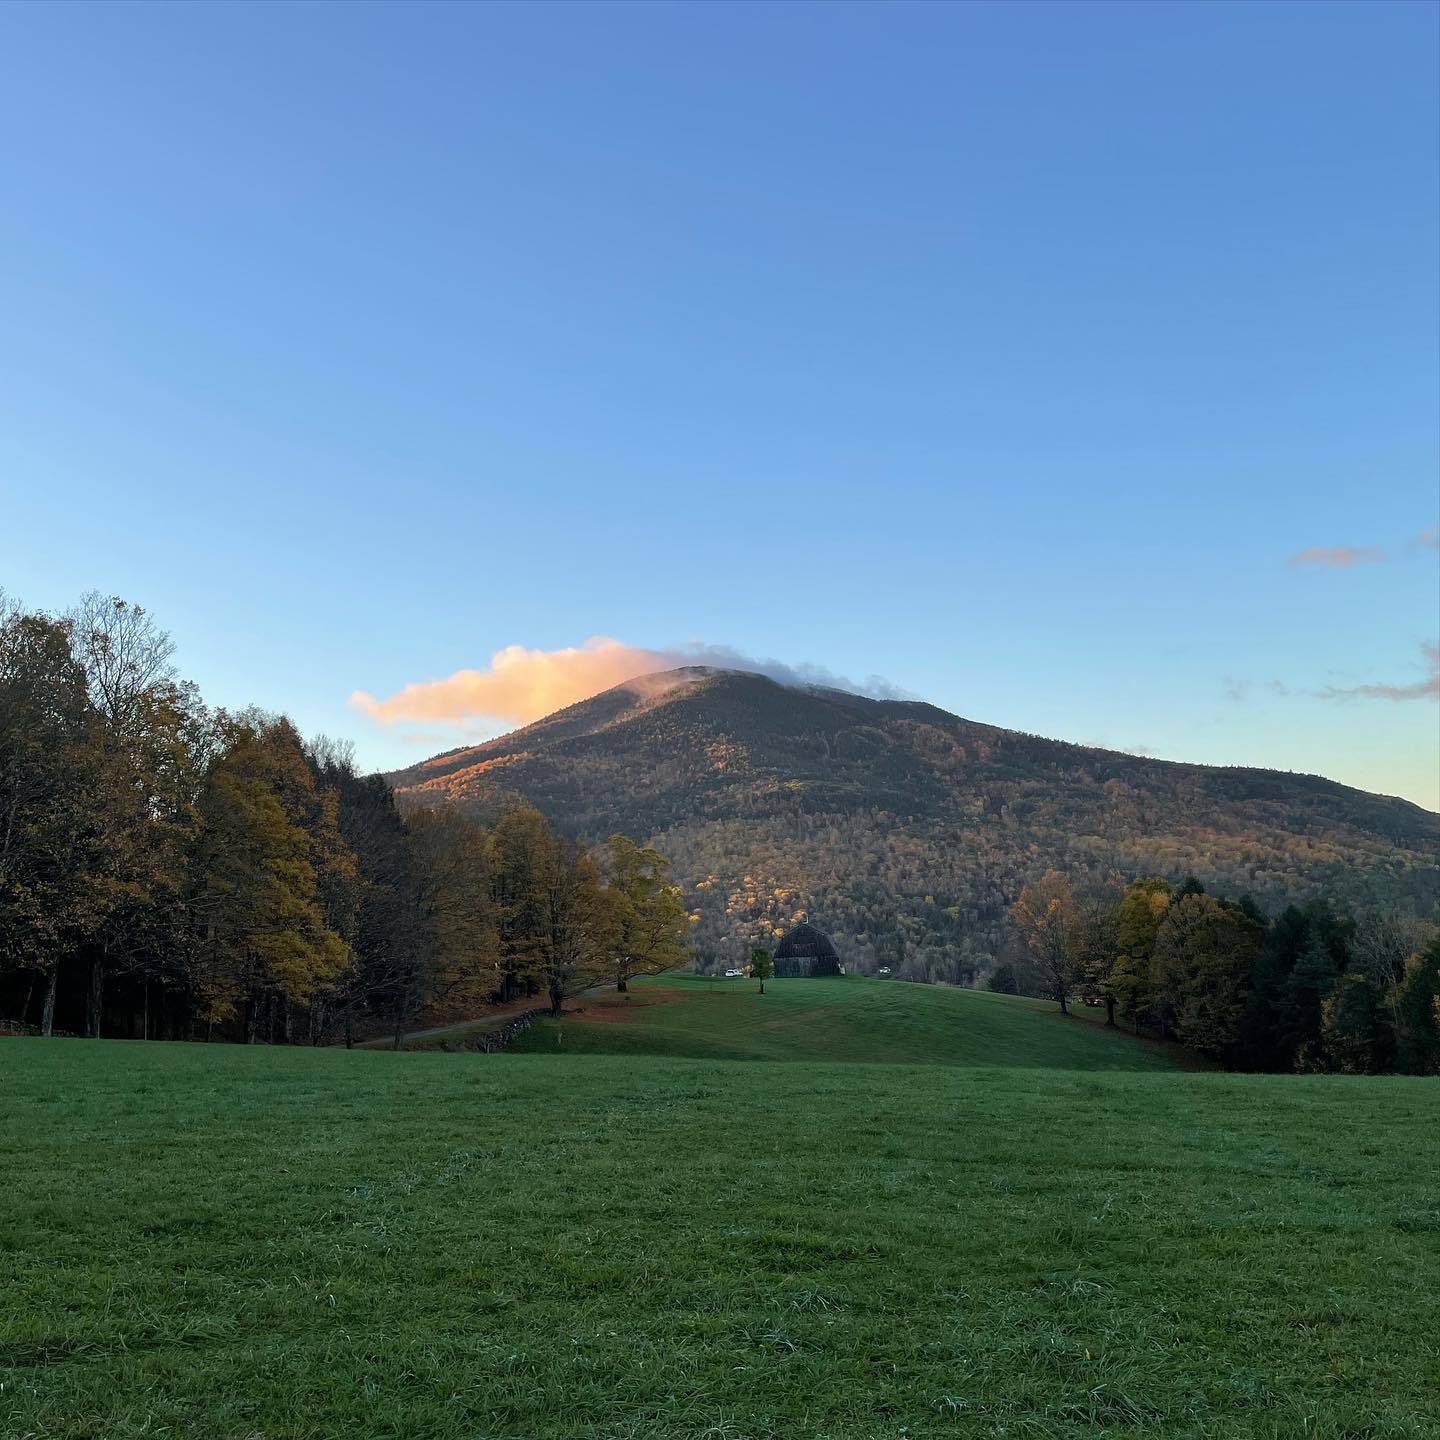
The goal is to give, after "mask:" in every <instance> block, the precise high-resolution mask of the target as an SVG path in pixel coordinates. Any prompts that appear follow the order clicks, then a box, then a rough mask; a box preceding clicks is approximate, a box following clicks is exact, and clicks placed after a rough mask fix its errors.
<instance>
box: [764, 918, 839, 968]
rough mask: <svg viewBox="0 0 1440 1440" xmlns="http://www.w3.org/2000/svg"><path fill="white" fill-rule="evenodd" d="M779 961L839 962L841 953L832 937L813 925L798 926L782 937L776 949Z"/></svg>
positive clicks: (776, 956)
mask: <svg viewBox="0 0 1440 1440" xmlns="http://www.w3.org/2000/svg"><path fill="white" fill-rule="evenodd" d="M775 958H776V959H777V960H799V959H811V960H838V959H839V958H840V956H839V953H838V952H837V951H836V949H835V947H834V946H833V945H832V944H831V943H830V937H829V936H828V935H826V934H825V933H824V932H823V931H820V930H817V929H816V928H815V927H814V926H813V925H796V926H794V927H793V928H792V929H790V930H787V931H786V932H785V934H784V935H782V936H781V937H780V944H779V945H778V946H777V947H776V950H775Z"/></svg>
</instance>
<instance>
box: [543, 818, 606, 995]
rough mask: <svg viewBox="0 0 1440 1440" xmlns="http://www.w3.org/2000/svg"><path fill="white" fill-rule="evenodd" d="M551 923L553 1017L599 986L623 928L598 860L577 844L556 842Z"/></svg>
mask: <svg viewBox="0 0 1440 1440" xmlns="http://www.w3.org/2000/svg"><path fill="white" fill-rule="evenodd" d="M548 884H549V888H548V896H549V923H550V930H549V935H548V937H547V941H546V945H545V950H544V955H545V960H544V966H545V969H544V974H545V991H546V994H547V995H548V996H549V998H550V1013H551V1014H552V1015H559V1014H560V1010H561V1007H562V1006H563V1004H564V1002H565V998H566V996H568V995H573V994H575V993H576V991H578V990H584V989H586V988H588V987H589V986H590V985H592V984H594V983H595V982H596V981H597V980H598V979H599V978H600V976H601V974H602V973H603V972H604V969H605V967H606V965H607V964H608V960H609V956H610V955H611V954H612V953H613V951H614V948H615V944H616V940H617V935H618V931H619V926H620V916H619V910H618V906H617V903H616V897H615V896H614V895H613V894H612V893H611V892H610V891H609V890H608V889H607V888H606V887H605V886H604V885H603V884H602V883H601V877H600V870H599V867H598V866H597V865H596V864H595V861H594V860H593V859H592V858H591V857H590V856H589V855H587V854H586V853H585V851H584V850H583V849H582V848H581V847H580V846H578V845H567V844H564V843H561V842H557V844H556V846H555V850H554V855H553V860H552V864H551V868H550V873H549V882H548Z"/></svg>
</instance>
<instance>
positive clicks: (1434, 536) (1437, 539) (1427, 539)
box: [1415, 526, 1440, 550]
mask: <svg viewBox="0 0 1440 1440" xmlns="http://www.w3.org/2000/svg"><path fill="white" fill-rule="evenodd" d="M1415 541H1416V543H1417V544H1419V545H1423V546H1425V548H1426V549H1427V550H1440V530H1437V529H1435V528H1434V527H1433V526H1432V527H1431V528H1430V529H1429V530H1422V531H1421V532H1420V533H1419V534H1418V535H1417V536H1416V537H1415Z"/></svg>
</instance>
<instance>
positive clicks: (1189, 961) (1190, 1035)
mask: <svg viewBox="0 0 1440 1440" xmlns="http://www.w3.org/2000/svg"><path fill="white" fill-rule="evenodd" d="M1260 948H1261V932H1260V927H1259V925H1258V924H1257V923H1256V922H1255V920H1254V919H1253V918H1252V917H1251V916H1250V915H1248V914H1247V913H1246V912H1245V911H1244V910H1242V909H1241V907H1240V906H1238V905H1235V904H1232V903H1231V902H1229V901H1226V900H1218V899H1216V898H1215V897H1213V896H1210V895H1206V894H1203V893H1198V892H1193V891H1192V892H1191V893H1190V894H1188V895H1185V896H1183V897H1182V898H1181V899H1179V900H1177V901H1176V903H1175V904H1174V905H1172V906H1171V907H1170V908H1169V909H1168V910H1167V911H1166V914H1165V919H1164V921H1163V922H1162V923H1161V926H1160V929H1159V931H1158V932H1157V933H1156V936H1155V952H1154V956H1153V958H1152V961H1151V973H1152V976H1153V978H1154V982H1155V989H1156V1006H1157V1011H1158V1013H1159V1016H1160V1021H1161V1029H1162V1033H1164V1034H1167V1035H1173V1036H1174V1038H1176V1039H1178V1040H1179V1041H1180V1042H1181V1044H1183V1045H1188V1046H1190V1047H1191V1048H1192V1049H1195V1050H1198V1051H1200V1053H1201V1054H1202V1055H1209V1056H1211V1057H1212V1058H1214V1059H1217V1060H1229V1059H1233V1058H1234V1057H1235V1051H1236V1047H1237V1045H1238V1043H1239V1040H1240V1034H1241V1022H1242V1020H1243V1017H1244V1015H1245V1009H1246V1004H1247V1002H1248V999H1249V992H1250V986H1251V977H1252V975H1253V973H1254V969H1255V966H1256V964H1257V963H1258V961H1259V958H1260Z"/></svg>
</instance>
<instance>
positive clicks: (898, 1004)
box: [516, 975, 1177, 1070]
mask: <svg viewBox="0 0 1440 1440" xmlns="http://www.w3.org/2000/svg"><path fill="white" fill-rule="evenodd" d="M576 1003H577V1004H578V1005H579V1006H580V1007H581V1009H580V1012H579V1013H578V1014H576V1015H573V1016H567V1017H566V1018H565V1019H563V1020H559V1021H554V1020H546V1021H542V1022H541V1023H540V1024H538V1025H536V1026H534V1027H533V1028H532V1029H530V1030H529V1031H527V1032H526V1033H525V1034H524V1035H522V1036H521V1037H520V1039H519V1041H518V1042H517V1047H516V1048H518V1049H521V1050H525V1051H531V1052H535V1051H540V1052H545V1053H554V1052H557V1051H558V1052H563V1053H565V1054H569V1055H574V1054H608V1055H669V1056H686V1057H690V1058H695V1059H707V1060H822V1061H850V1062H857V1061H858V1062H871V1063H883V1064H917V1065H924V1064H934V1065H962V1066H978V1065H985V1066H989V1065H1002V1066H1013V1067H1020V1068H1041V1069H1046V1068H1061V1069H1072V1070H1168V1069H1173V1068H1174V1067H1175V1065H1176V1064H1177V1061H1176V1059H1175V1058H1174V1055H1175V1053H1176V1052H1173V1051H1170V1050H1168V1049H1165V1048H1162V1047H1160V1046H1158V1045H1152V1044H1149V1043H1145V1042H1140V1041H1136V1040H1135V1039H1133V1038H1132V1037H1131V1036H1129V1035H1124V1034H1120V1033H1117V1032H1116V1031H1113V1030H1111V1031H1108V1032H1107V1031H1104V1030H1101V1029H1098V1028H1097V1027H1096V1026H1094V1025H1091V1024H1087V1023H1085V1021H1083V1020H1081V1019H1079V1018H1078V1017H1077V1018H1075V1019H1073V1020H1071V1021H1065V1020H1063V1019H1062V1018H1061V1017H1060V1016H1059V1015H1058V1013H1055V1006H1054V1005H1051V1004H1049V1003H1047V1002H1045V1001H1035V1000H1022V999H1018V998H1016V997H1012V996H1009V995H991V994H989V993H987V992H985V991H981V990H959V989H948V988H944V987H936V986H920V985H907V984H905V983H904V982H903V981H887V980H867V979H862V978H859V977H856V976H845V977H843V978H841V979H835V980H768V981H766V983H765V994H763V995H761V994H760V990H759V986H758V984H757V983H756V982H755V981H753V980H719V979H708V978H697V977H693V976H668V975H667V976H665V977H663V978H662V979H659V980H649V981H646V980H642V981H640V982H638V983H637V984H636V985H635V986H634V987H633V989H632V991H631V993H630V994H629V995H628V996H627V995H617V994H615V993H614V992H613V991H607V992H605V993H604V994H601V995H599V996H595V997H587V998H586V999H583V1000H580V1001H578V1002H576Z"/></svg>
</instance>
